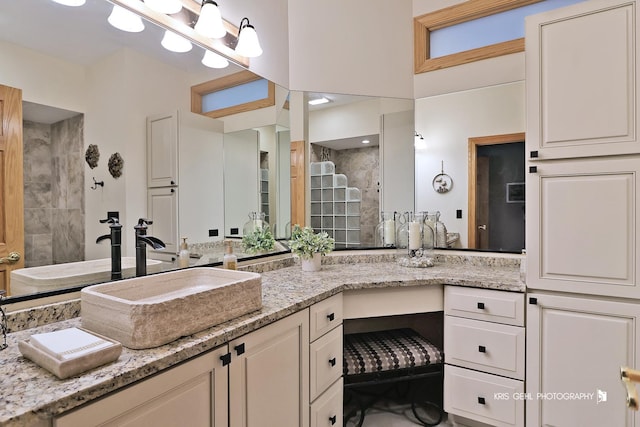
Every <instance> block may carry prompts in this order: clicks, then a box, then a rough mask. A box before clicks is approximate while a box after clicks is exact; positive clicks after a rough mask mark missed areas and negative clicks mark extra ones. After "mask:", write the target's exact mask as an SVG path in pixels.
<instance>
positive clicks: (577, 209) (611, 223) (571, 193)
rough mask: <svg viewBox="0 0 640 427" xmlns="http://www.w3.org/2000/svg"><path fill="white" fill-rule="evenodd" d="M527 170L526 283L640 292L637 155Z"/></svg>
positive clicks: (591, 290)
mask: <svg viewBox="0 0 640 427" xmlns="http://www.w3.org/2000/svg"><path fill="white" fill-rule="evenodd" d="M536 167H537V171H536V172H535V173H530V174H528V175H529V176H528V177H527V200H528V202H527V208H526V209H527V287H528V288H530V289H547V290H558V291H566V292H577V293H587V294H596V295H609V296H619V297H634V298H639V297H640V283H639V281H638V277H637V274H638V272H640V257H639V256H638V252H637V251H638V248H640V245H639V243H640V233H638V225H639V224H640V222H639V217H638V213H640V197H639V196H640V158H626V157H622V158H609V159H606V160H604V159H602V158H594V159H588V160H586V159H585V160H572V161H547V162H539V163H538V164H537V165H536Z"/></svg>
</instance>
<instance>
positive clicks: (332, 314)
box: [327, 313, 336, 322]
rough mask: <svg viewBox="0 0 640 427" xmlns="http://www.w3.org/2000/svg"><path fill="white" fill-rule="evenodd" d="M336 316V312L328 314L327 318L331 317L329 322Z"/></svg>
mask: <svg viewBox="0 0 640 427" xmlns="http://www.w3.org/2000/svg"><path fill="white" fill-rule="evenodd" d="M335 318H336V315H335V314H334V313H330V314H327V319H329V322H333V320H334V319H335Z"/></svg>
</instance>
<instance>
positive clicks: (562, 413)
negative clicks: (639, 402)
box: [527, 293, 640, 427]
mask: <svg viewBox="0 0 640 427" xmlns="http://www.w3.org/2000/svg"><path fill="white" fill-rule="evenodd" d="M527 300H528V304H527V393H528V395H529V399H530V400H528V401H527V425H530V426H563V427H574V426H575V427H589V426H594V427H595V426H620V427H622V426H637V425H640V416H639V413H638V412H633V411H631V410H629V409H627V408H626V407H625V404H624V403H625V401H626V390H625V388H624V387H623V386H622V384H621V381H620V367H621V366H631V367H634V366H640V364H639V363H638V362H639V361H640V360H639V359H640V355H639V354H638V351H637V346H638V344H639V343H640V340H639V338H640V328H639V327H638V318H639V317H640V303H638V302H637V301H634V302H620V301H612V300H610V299H606V300H605V299H597V298H589V297H579V296H560V295H549V294H543V293H529V294H528V295H527ZM569 393H573V394H569Z"/></svg>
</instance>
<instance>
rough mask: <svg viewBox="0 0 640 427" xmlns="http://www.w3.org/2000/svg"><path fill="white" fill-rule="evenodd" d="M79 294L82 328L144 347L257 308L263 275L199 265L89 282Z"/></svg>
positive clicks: (137, 346)
mask: <svg viewBox="0 0 640 427" xmlns="http://www.w3.org/2000/svg"><path fill="white" fill-rule="evenodd" d="M80 295H81V313H80V314H81V317H82V327H83V328H85V329H88V330H90V331H94V332H97V333H99V334H102V335H105V336H107V337H109V338H112V339H114V340H116V341H119V342H120V343H122V345H124V346H125V347H128V348H133V349H143V348H151V347H157V346H159V345H162V344H166V343H168V342H171V341H173V340H175V339H178V338H180V337H182V336H186V335H191V334H193V333H196V332H198V331H201V330H203V329H206V328H209V327H211V326H214V325H217V324H219V323H222V322H226V321H227V320H231V319H234V318H236V317H239V316H242V315H244V314H247V313H249V312H252V311H255V310H259V309H260V308H261V307H262V278H261V276H260V275H259V274H257V273H249V272H245V271H234V270H224V269H221V268H214V267H197V268H188V269H184V270H177V271H171V272H167V273H160V274H155V275H153V276H144V277H136V278H133V279H126V280H120V281H116V282H111V283H104V284H100V285H94V286H88V287H86V288H84V289H82V291H81V293H80Z"/></svg>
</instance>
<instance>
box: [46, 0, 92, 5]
mask: <svg viewBox="0 0 640 427" xmlns="http://www.w3.org/2000/svg"><path fill="white" fill-rule="evenodd" d="M53 1H54V2H56V3H59V4H63V5H65V6H82V5H83V4H85V3H86V2H87V0H53Z"/></svg>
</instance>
